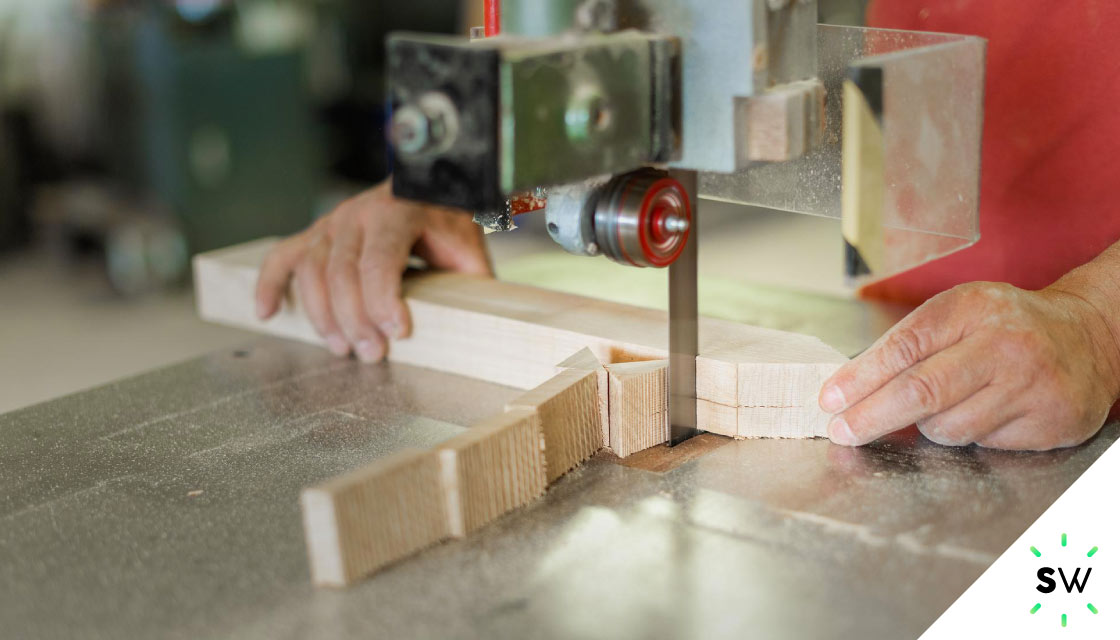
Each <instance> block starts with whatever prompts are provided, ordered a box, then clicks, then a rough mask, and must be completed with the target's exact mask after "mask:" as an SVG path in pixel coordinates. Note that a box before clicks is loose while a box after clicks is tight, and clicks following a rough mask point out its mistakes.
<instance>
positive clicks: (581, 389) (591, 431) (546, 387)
mask: <svg viewBox="0 0 1120 640" xmlns="http://www.w3.org/2000/svg"><path fill="white" fill-rule="evenodd" d="M599 368H600V369H601V368H602V367H599ZM516 409H527V410H529V411H536V412H537V415H539V416H540V422H541V434H542V435H543V437H544V460H545V470H546V473H547V480H548V482H549V484H551V483H552V482H554V481H555V480H556V479H557V478H559V477H560V476H562V475H564V474H565V473H567V472H569V471H571V470H572V469H573V468H575V466H576V465H578V464H579V463H581V462H583V461H584V460H587V459H588V458H590V457H591V456H592V455H594V453H595V452H596V451H598V450H599V448H600V447H601V446H602V435H601V434H600V421H599V384H598V374H597V372H595V371H588V370H585V369H564V370H563V371H561V372H560V373H558V374H556V375H555V376H553V377H552V379H550V380H548V381H547V382H545V383H544V384H542V385H541V386H539V387H537V388H536V389H533V390H531V391H528V392H526V393H524V394H523V395H521V396H519V397H517V398H515V399H514V400H512V401H510V402H509V403H508V404H507V405H506V410H507V411H513V410H516Z"/></svg>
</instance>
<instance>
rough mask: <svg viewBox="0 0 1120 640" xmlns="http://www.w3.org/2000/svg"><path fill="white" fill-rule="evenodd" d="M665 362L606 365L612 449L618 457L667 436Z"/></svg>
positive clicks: (648, 445) (667, 400)
mask: <svg viewBox="0 0 1120 640" xmlns="http://www.w3.org/2000/svg"><path fill="white" fill-rule="evenodd" d="M668 372H669V368H668V363H667V362H665V361H664V360H654V361H649V362H626V363H619V364H611V365H607V377H608V382H607V386H608V391H609V393H610V401H609V406H610V424H611V450H612V451H614V454H615V455H616V456H618V457H620V458H625V457H626V456H629V455H630V454H632V453H636V452H638V451H642V450H643V449H648V448H650V447H653V446H656V445H659V444H662V443H664V442H667V441H668V440H669V411H668V406H669V396H668V380H669V375H668Z"/></svg>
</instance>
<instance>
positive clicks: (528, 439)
mask: <svg viewBox="0 0 1120 640" xmlns="http://www.w3.org/2000/svg"><path fill="white" fill-rule="evenodd" d="M439 461H440V464H441V465H442V473H441V477H442V479H443V490H444V492H445V496H446V497H447V498H446V500H447V512H448V513H449V518H448V520H449V522H450V524H449V528H450V531H451V534H452V535H454V536H463V535H466V534H468V533H470V532H472V531H474V530H475V529H477V528H479V527H481V526H483V525H485V524H487V523H489V522H491V521H492V520H494V519H495V518H497V517H499V516H501V515H502V514H504V513H507V512H509V511H512V510H513V509H516V508H517V507H520V506H523V505H525V504H526V503H528V502H529V501H531V500H534V499H536V498H538V497H540V496H541V495H543V494H544V491H545V488H546V487H547V486H548V482H547V480H546V477H545V462H544V452H543V444H542V437H541V421H540V417H539V416H538V415H537V412H536V411H533V410H528V409H515V410H513V411H507V412H505V413H502V414H499V415H496V416H494V417H492V418H489V419H487V420H484V421H482V422H479V423H477V424H475V425H474V426H472V427H471V428H470V429H467V430H466V431H464V432H463V433H462V434H460V435H457V436H455V437H454V438H452V439H450V440H448V441H446V442H444V443H443V444H442V445H440V447H439Z"/></svg>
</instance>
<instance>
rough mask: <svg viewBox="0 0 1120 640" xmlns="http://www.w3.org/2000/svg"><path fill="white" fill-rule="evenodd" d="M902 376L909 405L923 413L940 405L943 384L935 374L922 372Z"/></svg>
mask: <svg viewBox="0 0 1120 640" xmlns="http://www.w3.org/2000/svg"><path fill="white" fill-rule="evenodd" d="M904 375H905V378H904V380H903V385H904V386H903V388H905V389H906V393H907V395H908V396H909V399H910V401H911V403H913V404H914V405H915V406H917V407H918V408H919V409H922V410H924V411H933V410H935V409H937V408H938V407H939V406H940V405H941V398H942V397H943V395H944V384H943V382H942V381H941V379H940V377H939V376H938V375H937V374H934V373H931V372H922V373H908V374H904Z"/></svg>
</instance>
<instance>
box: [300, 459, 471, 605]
mask: <svg viewBox="0 0 1120 640" xmlns="http://www.w3.org/2000/svg"><path fill="white" fill-rule="evenodd" d="M300 503H301V506H302V509H303V527H304V536H305V538H306V541H307V552H308V557H309V558H310V563H311V581H312V582H313V583H314V584H316V585H320V586H330V587H343V586H346V585H349V584H351V583H353V582H354V581H356V580H358V579H360V578H362V577H364V576H367V575H369V574H371V573H374V572H375V571H377V570H379V569H381V568H383V567H385V566H386V565H388V564H390V563H392V562H395V561H396V560H399V559H400V558H403V557H406V556H408V555H411V554H413V553H415V552H416V551H419V550H420V549H423V548H424V547H427V546H430V545H433V544H435V543H437V542H440V541H442V540H445V539H446V538H448V537H449V536H451V534H452V531H451V528H450V526H449V521H448V517H447V512H446V509H445V504H446V501H445V498H444V490H443V487H442V486H441V481H440V462H439V458H438V456H437V455H436V452H434V451H424V450H420V449H407V450H404V451H400V452H398V453H396V454H394V455H391V456H388V457H386V458H383V459H380V460H377V461H376V462H374V463H372V464H370V465H367V466H364V467H362V468H360V469H356V470H354V471H352V472H350V473H346V474H344V475H341V476H338V477H336V478H332V479H331V480H328V481H327V482H324V483H322V484H320V485H318V486H315V487H311V488H308V489H304V490H303V492H302V493H301V494H300Z"/></svg>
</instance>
